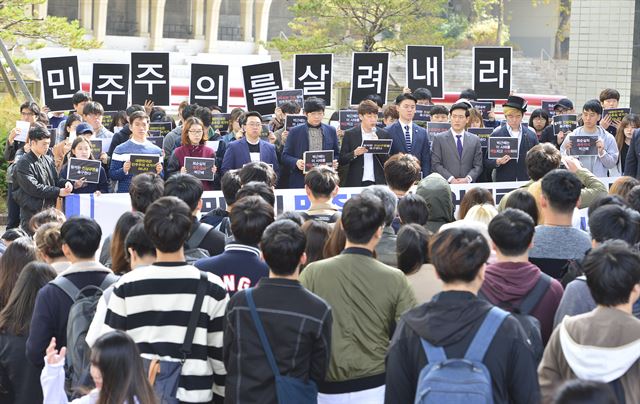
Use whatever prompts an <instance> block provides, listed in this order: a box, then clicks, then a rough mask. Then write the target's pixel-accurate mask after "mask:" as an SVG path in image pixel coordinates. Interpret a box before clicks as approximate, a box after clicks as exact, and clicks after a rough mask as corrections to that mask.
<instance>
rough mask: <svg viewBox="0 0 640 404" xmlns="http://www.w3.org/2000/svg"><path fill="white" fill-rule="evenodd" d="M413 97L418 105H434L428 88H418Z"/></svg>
mask: <svg viewBox="0 0 640 404" xmlns="http://www.w3.org/2000/svg"><path fill="white" fill-rule="evenodd" d="M413 96H414V97H416V101H417V104H418V105H433V102H431V98H432V96H431V91H429V89H428V88H424V87H420V88H416V90H415V91H414V92H413Z"/></svg>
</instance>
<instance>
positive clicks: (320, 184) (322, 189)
mask: <svg viewBox="0 0 640 404" xmlns="http://www.w3.org/2000/svg"><path fill="white" fill-rule="evenodd" d="M339 182H340V179H339V178H338V174H336V172H335V171H334V170H333V169H332V168H330V167H314V168H313V169H311V170H310V171H309V172H308V173H307V175H305V177H304V190H305V192H306V193H307V198H309V202H310V205H309V209H307V210H306V211H305V212H302V216H303V217H304V219H305V220H309V219H313V220H319V221H321V222H327V223H335V222H337V221H338V219H340V209H338V207H337V206H336V205H334V204H333V203H332V202H331V201H332V200H333V198H335V196H336V195H337V194H338V190H339V189H340V187H339V186H338V184H339Z"/></svg>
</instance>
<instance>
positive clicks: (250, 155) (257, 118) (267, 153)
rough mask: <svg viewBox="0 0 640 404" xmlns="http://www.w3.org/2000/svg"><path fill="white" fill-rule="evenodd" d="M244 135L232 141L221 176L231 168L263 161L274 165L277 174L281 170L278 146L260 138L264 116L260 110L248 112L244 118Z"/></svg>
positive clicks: (224, 159)
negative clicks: (277, 151)
mask: <svg viewBox="0 0 640 404" xmlns="http://www.w3.org/2000/svg"><path fill="white" fill-rule="evenodd" d="M242 130H243V131H244V137H242V138H241V139H239V140H236V141H235V142H230V143H229V145H228V146H227V150H226V151H225V153H224V158H223V160H222V168H221V169H220V171H221V172H222V173H221V176H222V175H224V173H226V172H227V171H229V170H234V169H237V168H242V166H244V165H245V164H247V163H251V162H253V161H262V162H264V163H267V164H271V165H272V166H273V171H275V172H276V175H277V174H279V172H280V166H279V164H278V157H277V155H276V148H275V146H274V145H272V144H271V143H269V142H267V141H265V140H262V139H260V132H261V131H262V116H261V115H260V113H259V112H255V111H252V112H248V113H247V114H246V115H245V116H244V119H243V124H242Z"/></svg>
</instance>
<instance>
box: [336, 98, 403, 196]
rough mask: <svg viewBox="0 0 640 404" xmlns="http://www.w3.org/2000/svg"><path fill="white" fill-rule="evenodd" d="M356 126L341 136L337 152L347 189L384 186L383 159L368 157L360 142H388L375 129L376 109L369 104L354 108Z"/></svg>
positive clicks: (383, 134) (384, 159) (384, 157)
mask: <svg viewBox="0 0 640 404" xmlns="http://www.w3.org/2000/svg"><path fill="white" fill-rule="evenodd" d="M358 117H359V118H360V125H358V126H355V127H353V128H351V129H349V130H347V131H345V132H344V138H343V139H342V147H341V148H340V159H339V161H338V163H339V165H340V167H347V173H346V181H345V182H344V184H345V186H347V187H366V186H369V185H373V184H384V183H385V180H384V163H385V161H386V160H387V157H388V156H387V155H384V154H372V153H369V151H368V150H367V149H366V148H365V147H362V146H361V145H362V141H363V140H374V139H391V136H390V135H389V134H388V133H387V132H386V131H385V130H384V129H380V128H378V127H376V124H377V123H378V106H377V105H376V103H375V102H373V101H371V100H364V101H362V102H361V103H360V105H358Z"/></svg>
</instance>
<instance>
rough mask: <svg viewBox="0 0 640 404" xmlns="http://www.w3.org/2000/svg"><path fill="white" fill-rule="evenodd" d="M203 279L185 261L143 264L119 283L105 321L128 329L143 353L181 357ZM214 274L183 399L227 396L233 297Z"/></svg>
mask: <svg viewBox="0 0 640 404" xmlns="http://www.w3.org/2000/svg"><path fill="white" fill-rule="evenodd" d="M199 278H200V271H199V270H198V269H197V268H196V267H194V266H191V265H187V264H186V263H184V262H181V263H156V264H154V265H150V266H148V267H142V268H137V269H136V270H135V271H132V272H130V273H127V274H126V275H124V276H123V277H122V278H121V279H120V280H119V281H118V282H117V284H116V285H115V288H114V291H113V294H112V295H111V298H110V299H109V305H108V310H107V316H106V319H105V323H106V325H107V326H108V327H111V328H114V329H119V330H124V331H126V332H127V333H128V334H129V335H130V336H131V337H132V338H133V340H134V341H135V342H136V343H137V345H138V348H139V349H140V352H141V354H142V356H143V357H145V358H149V359H153V358H160V359H163V360H175V361H179V360H181V359H182V354H181V353H180V347H181V346H182V343H183V342H184V337H185V334H186V331H187V323H188V321H189V315H190V313H191V309H192V307H193V302H194V299H195V294H196V288H197V284H198V280H199ZM208 278H209V282H210V284H209V289H208V291H207V294H206V295H205V298H204V301H203V303H202V309H201V313H200V319H199V320H198V326H197V328H196V332H195V335H194V337H193V346H192V349H191V355H190V356H189V357H188V358H187V360H186V361H185V363H184V365H183V367H182V375H181V377H180V382H179V387H178V393H177V398H178V400H179V401H180V402H188V403H201V402H210V401H212V400H213V402H222V401H223V397H224V384H225V375H226V372H225V368H224V364H223V362H222V327H223V325H222V321H223V317H224V312H225V308H226V306H227V302H228V301H229V297H228V295H227V292H226V291H225V289H224V286H223V284H222V281H221V280H220V278H219V277H218V276H216V275H213V274H211V273H209V274H208Z"/></svg>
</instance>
